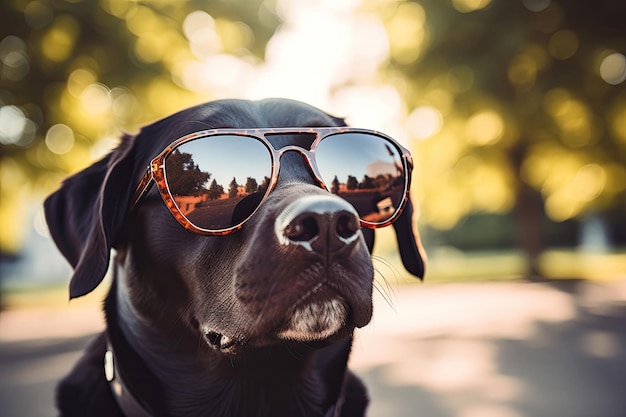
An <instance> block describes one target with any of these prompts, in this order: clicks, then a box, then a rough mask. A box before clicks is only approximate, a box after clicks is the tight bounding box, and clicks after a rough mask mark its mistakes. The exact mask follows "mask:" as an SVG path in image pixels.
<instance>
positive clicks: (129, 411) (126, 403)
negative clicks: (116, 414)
mask: <svg viewBox="0 0 626 417" xmlns="http://www.w3.org/2000/svg"><path fill="white" fill-rule="evenodd" d="M104 375H105V376H106V379H107V381H108V383H109V387H110V388H111V393H112V394H113V398H115V402H117V405H118V406H119V407H120V408H121V409H122V413H124V415H125V416H126V417H152V414H150V413H149V412H148V411H147V410H146V409H145V408H144V406H143V405H141V403H140V402H139V401H138V400H137V398H135V396H134V395H133V394H132V393H131V392H130V390H129V389H128V388H127V387H126V385H125V384H124V381H122V379H121V378H120V375H119V372H118V370H117V368H116V366H115V356H114V355H113V349H112V348H111V345H110V344H109V345H108V347H107V351H106V352H105V354H104Z"/></svg>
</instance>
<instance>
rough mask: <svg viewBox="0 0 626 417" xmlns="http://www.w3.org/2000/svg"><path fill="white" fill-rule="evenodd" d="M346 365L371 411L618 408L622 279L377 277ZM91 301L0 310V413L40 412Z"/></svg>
mask: <svg viewBox="0 0 626 417" xmlns="http://www.w3.org/2000/svg"><path fill="white" fill-rule="evenodd" d="M380 288H381V291H380V292H379V294H378V295H377V297H376V311H375V318H374V321H373V322H372V323H371V324H370V325H369V326H368V327H366V328H365V329H362V330H360V331H359V332H358V337H357V340H356V342H355V346H354V351H353V356H352V358H351V366H352V368H353V369H354V370H355V371H356V372H357V373H358V374H359V375H361V377H362V378H363V379H364V380H365V381H366V383H367V385H368V387H369V389H370V395H371V397H372V402H371V406H370V409H369V410H370V412H369V416H370V417H624V416H626V282H618V283H589V282H574V281H570V282H555V283H515V282H504V283H471V284H469V283H468V284H440V285H435V284H425V285H412V286H400V287H392V288H391V289H387V288H386V287H384V286H380ZM101 320H102V319H101V315H100V312H99V307H98V306H97V305H91V304H87V305H70V306H68V307H66V308H54V309H43V308H41V309H30V310H17V311H8V312H3V313H2V314H1V315H0V416H2V417H51V416H54V415H55V412H54V409H53V405H52V397H53V387H54V384H55V381H56V380H57V379H58V378H59V377H60V376H62V375H63V374H64V373H65V372H66V371H67V370H68V369H69V367H70V366H71V365H72V363H73V362H74V361H75V360H76V359H77V357H78V356H79V355H80V351H81V349H82V348H83V347H84V345H85V344H86V343H87V341H88V340H89V338H90V337H91V333H92V332H93V331H94V330H97V329H99V328H101V327H102V324H101Z"/></svg>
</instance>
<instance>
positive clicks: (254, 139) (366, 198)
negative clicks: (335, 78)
mask: <svg viewBox="0 0 626 417" xmlns="http://www.w3.org/2000/svg"><path fill="white" fill-rule="evenodd" d="M272 135H313V136H314V140H313V142H312V144H311V145H310V147H309V149H306V148H304V147H301V146H296V145H287V146H283V147H280V148H279V149H277V148H275V147H274V146H272V144H271V143H270V142H269V140H268V137H270V136H272ZM289 151H295V152H298V153H299V154H301V155H302V156H303V157H304V159H305V160H306V161H307V164H308V167H309V170H310V172H311V174H312V176H313V177H314V179H315V180H316V181H317V183H318V184H319V186H320V187H322V188H323V189H325V190H326V191H328V192H330V193H333V194H336V195H338V196H339V197H341V198H343V199H345V200H346V201H348V202H349V203H350V204H351V205H352V206H353V207H354V208H355V209H356V211H357V213H358V215H359V219H360V224H361V226H364V227H369V228H378V227H383V226H388V225H390V224H391V223H392V222H393V221H394V220H395V219H397V218H398V216H399V215H400V214H401V213H402V209H403V208H404V205H405V203H406V201H407V199H408V193H409V185H410V183H411V170H412V168H413V161H412V158H411V154H410V152H409V151H408V150H407V149H406V148H404V147H403V146H402V145H400V144H399V143H398V142H396V141H395V140H393V139H392V138H390V137H389V136H387V135H384V134H382V133H379V132H375V131H372V130H367V129H357V128H349V127H330V128H326V127H320V128H277V129H214V130H204V131H200V132H195V133H191V134H189V135H186V136H183V137H181V138H179V139H177V140H175V141H174V142H172V143H171V144H170V145H169V146H168V147H167V148H165V149H164V150H163V151H162V152H161V153H160V154H159V155H158V156H157V157H156V158H154V159H153V160H152V162H150V165H149V166H148V170H147V172H146V174H145V175H144V176H143V178H142V180H141V182H140V183H139V186H138V187H137V190H136V191H135V194H134V196H133V199H132V204H131V208H132V207H134V206H135V205H137V203H138V202H139V201H140V200H141V198H142V197H143V196H144V195H145V194H146V193H147V191H148V190H149V189H150V187H151V185H152V183H153V181H154V182H155V183H156V185H157V188H158V190H159V193H160V194H161V197H162V199H163V201H164V202H165V204H166V206H167V208H168V209H169V211H170V212H171V213H172V215H173V216H174V218H176V220H177V221H178V222H179V223H180V224H181V225H182V226H183V227H184V228H185V229H187V230H190V231H192V232H194V233H198V234H202V235H212V236H219V235H227V234H229V233H231V232H233V231H235V230H238V229H240V228H241V227H242V225H243V224H244V223H245V222H246V221H247V220H248V219H249V218H250V217H252V216H253V215H254V213H255V212H256V211H257V209H258V208H259V207H260V206H261V204H262V203H263V201H265V199H266V198H267V197H268V196H269V194H270V193H271V192H272V190H273V188H274V187H275V185H276V183H277V181H278V175H279V172H280V159H281V156H282V155H284V154H285V152H289Z"/></svg>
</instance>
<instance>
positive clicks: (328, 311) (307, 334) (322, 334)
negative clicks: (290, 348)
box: [278, 300, 348, 342]
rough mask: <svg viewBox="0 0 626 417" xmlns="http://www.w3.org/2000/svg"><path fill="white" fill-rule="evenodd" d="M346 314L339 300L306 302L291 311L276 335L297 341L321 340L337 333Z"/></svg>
mask: <svg viewBox="0 0 626 417" xmlns="http://www.w3.org/2000/svg"><path fill="white" fill-rule="evenodd" d="M347 316H348V311H347V309H346V306H345V305H344V304H343V303H342V302H341V301H339V300H328V301H320V302H314V303H311V304H306V305H304V306H302V307H300V308H298V309H297V310H296V311H295V312H294V313H293V315H292V316H291V318H290V319H289V322H288V323H287V325H286V326H285V327H284V328H283V330H281V331H280V332H279V333H278V337H279V338H281V339H286V340H295V341H299V342H310V341H313V340H323V339H325V338H327V337H329V336H332V335H333V334H335V333H337V332H338V331H339V329H341V328H342V327H343V326H344V325H345V323H346V319H347Z"/></svg>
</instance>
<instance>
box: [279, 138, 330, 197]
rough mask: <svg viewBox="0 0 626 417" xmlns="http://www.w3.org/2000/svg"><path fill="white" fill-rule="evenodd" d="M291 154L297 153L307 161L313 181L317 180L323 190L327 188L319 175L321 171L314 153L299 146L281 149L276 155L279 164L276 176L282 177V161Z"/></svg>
mask: <svg viewBox="0 0 626 417" xmlns="http://www.w3.org/2000/svg"><path fill="white" fill-rule="evenodd" d="M289 152H295V153H297V154H299V155H300V156H301V157H302V158H303V159H304V160H305V161H306V164H307V168H308V173H309V175H310V176H311V177H313V179H314V180H315V182H316V183H317V184H318V185H320V186H321V187H322V188H326V185H325V184H324V181H323V180H322V177H321V175H320V173H319V170H318V168H317V165H316V164H315V157H314V156H313V151H310V150H307V149H305V148H303V147H301V146H297V145H289V146H285V147H283V148H281V149H279V150H278V151H277V154H276V161H275V163H276V164H277V166H276V168H277V172H276V175H277V176H278V175H280V169H281V168H280V160H281V159H282V157H283V156H284V155H285V154H287V153H289Z"/></svg>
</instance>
